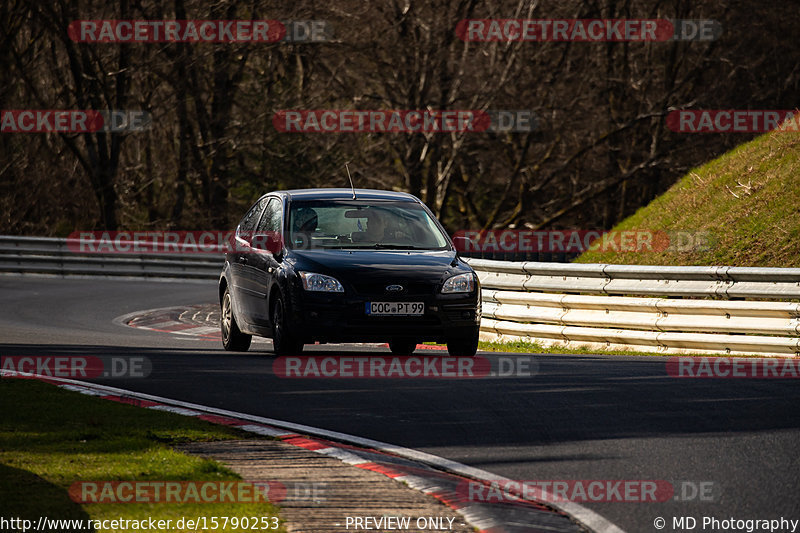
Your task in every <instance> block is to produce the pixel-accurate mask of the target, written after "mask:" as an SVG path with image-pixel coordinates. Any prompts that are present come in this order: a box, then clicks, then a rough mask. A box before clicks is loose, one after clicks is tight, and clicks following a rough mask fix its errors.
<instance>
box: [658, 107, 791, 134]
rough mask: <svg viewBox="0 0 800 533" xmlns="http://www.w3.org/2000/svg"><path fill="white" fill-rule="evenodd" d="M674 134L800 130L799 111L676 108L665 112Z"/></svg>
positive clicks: (668, 124)
mask: <svg viewBox="0 0 800 533" xmlns="http://www.w3.org/2000/svg"><path fill="white" fill-rule="evenodd" d="M666 120H667V127H668V128H669V129H670V130H672V131H674V132H676V133H765V132H768V131H779V132H794V133H797V132H798V131H800V112H798V111H796V110H795V111H792V110H788V109H680V110H675V111H670V112H669V114H667V119H666Z"/></svg>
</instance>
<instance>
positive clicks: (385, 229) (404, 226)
mask: <svg viewBox="0 0 800 533" xmlns="http://www.w3.org/2000/svg"><path fill="white" fill-rule="evenodd" d="M288 245H289V247H291V248H294V249H314V248H323V249H331V248H365V249H366V248H369V249H373V250H382V249H386V250H445V249H448V248H449V243H448V241H447V237H446V236H445V234H444V232H442V230H441V229H440V228H439V226H438V225H437V224H436V222H435V221H434V219H433V218H432V217H431V216H430V215H429V214H428V212H427V211H426V210H425V209H424V208H423V207H422V206H421V205H419V204H417V203H415V202H402V201H375V200H313V201H293V202H292V203H291V209H290V211H289V239H288Z"/></svg>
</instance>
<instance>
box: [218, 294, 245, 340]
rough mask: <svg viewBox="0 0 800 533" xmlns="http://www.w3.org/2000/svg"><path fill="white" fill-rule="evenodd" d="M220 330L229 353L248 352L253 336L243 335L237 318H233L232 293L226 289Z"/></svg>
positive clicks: (223, 297)
mask: <svg viewBox="0 0 800 533" xmlns="http://www.w3.org/2000/svg"><path fill="white" fill-rule="evenodd" d="M219 322H220V329H221V330H222V346H223V348H225V349H226V350H228V351H229V352H246V351H247V349H248V348H250V341H251V340H252V339H253V337H252V335H247V334H245V333H242V332H241V330H240V329H239V325H238V324H237V323H236V318H235V317H234V316H233V305H232V304H231V293H230V291H229V290H228V288H227V287H226V288H225V294H223V295H222V313H221V316H220V321H219Z"/></svg>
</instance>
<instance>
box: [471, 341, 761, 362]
mask: <svg viewBox="0 0 800 533" xmlns="http://www.w3.org/2000/svg"><path fill="white" fill-rule="evenodd" d="M478 349H479V350H484V351H487V352H508V353H536V354H567V355H643V356H648V357H676V356H677V357H736V358H739V357H764V356H763V355H757V354H752V355H731V356H725V355H724V354H719V355H713V354H707V353H681V354H675V353H655V352H640V351H636V350H602V349H590V348H563V347H559V346H542V345H541V344H539V343H536V342H528V341H513V342H483V341H481V342H480V343H478Z"/></svg>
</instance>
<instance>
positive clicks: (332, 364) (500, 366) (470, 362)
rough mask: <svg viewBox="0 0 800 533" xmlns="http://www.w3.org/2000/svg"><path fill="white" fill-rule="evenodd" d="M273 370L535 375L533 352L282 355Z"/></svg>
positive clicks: (303, 375) (327, 375)
mask: <svg viewBox="0 0 800 533" xmlns="http://www.w3.org/2000/svg"><path fill="white" fill-rule="evenodd" d="M272 371H273V373H274V374H275V375H276V376H277V377H281V378H300V379H348V378H373V379H486V378H521V377H532V376H535V375H536V374H537V373H538V371H539V363H538V361H537V360H536V359H535V358H534V357H533V356H526V355H518V356H498V357H492V358H487V357H483V356H475V357H442V356H438V355H433V356H414V355H411V356H382V355H365V356H358V355H336V356H308V357H279V358H277V359H275V361H274V362H273V365H272Z"/></svg>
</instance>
